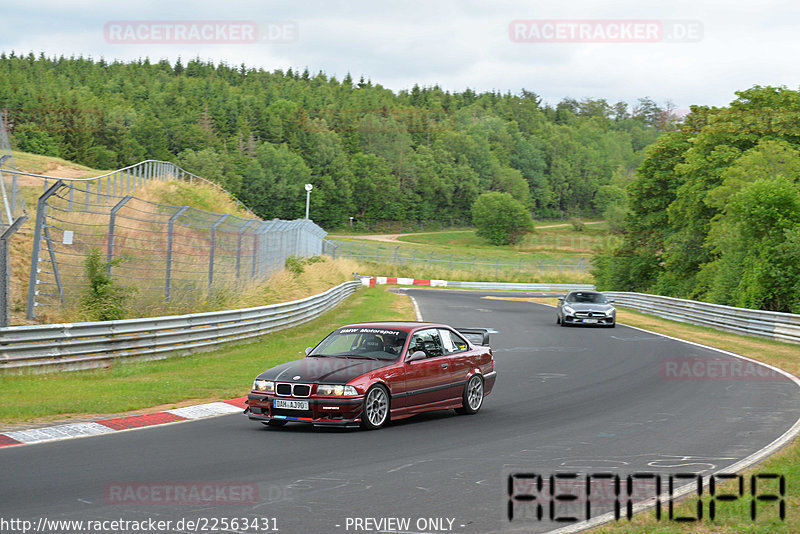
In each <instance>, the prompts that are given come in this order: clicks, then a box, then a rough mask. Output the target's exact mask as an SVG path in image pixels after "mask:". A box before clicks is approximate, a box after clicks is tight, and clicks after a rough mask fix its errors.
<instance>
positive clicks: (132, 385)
mask: <svg viewBox="0 0 800 534" xmlns="http://www.w3.org/2000/svg"><path fill="white" fill-rule="evenodd" d="M376 310H381V311H376ZM381 319H394V320H414V312H413V308H412V307H411V304H410V302H409V300H408V299H407V297H403V296H400V295H395V294H393V293H389V292H388V291H386V289H385V288H374V289H362V290H360V291H359V292H357V293H356V294H355V295H353V296H352V297H350V298H349V299H347V300H346V301H344V302H343V303H342V304H340V305H339V306H338V307H337V308H336V309H335V310H333V311H331V312H328V313H327V314H325V315H324V316H322V317H320V318H318V319H315V320H314V321H311V322H310V323H308V324H305V325H301V326H298V327H296V328H291V329H289V330H283V331H281V332H277V333H274V334H270V335H267V336H264V337H263V338H261V339H260V340H259V341H257V342H255V343H249V344H246V345H238V346H233V347H226V348H222V349H218V350H215V351H213V352H207V353H202V354H196V355H192V356H186V357H179V358H173V359H168V360H160V361H154V362H129V363H122V362H115V363H114V364H112V366H111V367H110V368H109V369H102V370H95V371H76V372H64V373H54V374H46V375H25V376H3V377H2V383H3V387H2V388H0V422H4V423H10V422H19V421H29V420H34V419H36V420H40V419H46V418H57V417H60V418H63V417H65V416H67V415H76V414H113V413H119V412H126V411H131V410H139V409H143V408H148V407H152V406H157V405H164V404H167V405H169V404H172V403H179V402H181V401H187V400H190V399H197V400H201V401H208V400H219V399H230V398H235V397H241V396H243V395H246V394H247V392H248V391H249V389H250V385H251V384H252V381H253V378H254V377H255V376H256V375H258V374H259V373H260V372H261V371H264V370H265V369H268V368H269V367H272V366H274V365H277V364H279V363H283V362H286V361H289V360H293V359H297V358H300V357H302V356H303V350H304V349H305V348H306V347H308V346H313V345H316V344H317V343H318V342H319V341H320V340H321V339H322V338H323V337H324V336H326V335H327V334H329V333H330V332H331V331H332V330H334V329H335V328H336V327H338V326H340V325H342V324H346V323H353V322H360V321H374V320H381Z"/></svg>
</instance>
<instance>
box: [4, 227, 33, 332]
mask: <svg viewBox="0 0 800 534" xmlns="http://www.w3.org/2000/svg"><path fill="white" fill-rule="evenodd" d="M27 220H28V216H27V215H22V216H20V217H17V219H16V220H15V221H14V222H13V223H11V225H10V226H9V227H8V228H6V230H5V231H4V232H3V233H2V235H0V262H1V263H2V265H0V327H5V326H8V325H9V323H10V322H11V310H10V305H11V292H10V286H11V264H10V254H9V247H8V245H9V241H11V236H13V235H14V234H15V233H16V232H17V230H19V227H20V226H22V224H23V223H24V222H25V221H27Z"/></svg>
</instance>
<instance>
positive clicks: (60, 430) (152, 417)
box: [0, 397, 247, 447]
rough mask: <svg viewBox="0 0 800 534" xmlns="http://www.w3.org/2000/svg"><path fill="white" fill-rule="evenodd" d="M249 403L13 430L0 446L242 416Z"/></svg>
mask: <svg viewBox="0 0 800 534" xmlns="http://www.w3.org/2000/svg"><path fill="white" fill-rule="evenodd" d="M246 400H247V397H239V398H236V399H231V400H227V401H219V402H208V403H206V404H197V405H195V406H186V407H184V408H175V409H174V410H166V411H163V412H153V413H144V414H139V415H126V416H123V417H114V418H111V419H102V420H99V421H92V422H87V423H67V424H63V425H55V426H49V427H45V428H34V429H29V430H12V431H9V432H3V433H0V447H9V446H13V445H27V444H30V443H44V442H47V441H56V440H61V439H71V438H80V437H85V436H96V435H99V434H108V433H110V432H116V431H119V430H132V429H135V428H145V427H148V426H155V425H164V424H168V423H178V422H180V421H190V420H192V419H204V418H206V417H214V416H217V415H227V414H232V413H241V412H242V411H244V409H245V407H246V406H247V405H246V404H245V401H246Z"/></svg>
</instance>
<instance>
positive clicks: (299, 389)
mask: <svg viewBox="0 0 800 534" xmlns="http://www.w3.org/2000/svg"><path fill="white" fill-rule="evenodd" d="M275 393H277V394H278V395H280V396H282V397H308V396H310V395H311V385H309V384H288V383H286V382H281V383H278V384H276V385H275Z"/></svg>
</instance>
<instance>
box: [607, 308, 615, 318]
mask: <svg viewBox="0 0 800 534" xmlns="http://www.w3.org/2000/svg"><path fill="white" fill-rule="evenodd" d="M606 315H608V316H609V317H611V316H612V315H614V308H609V309H607V310H606Z"/></svg>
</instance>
